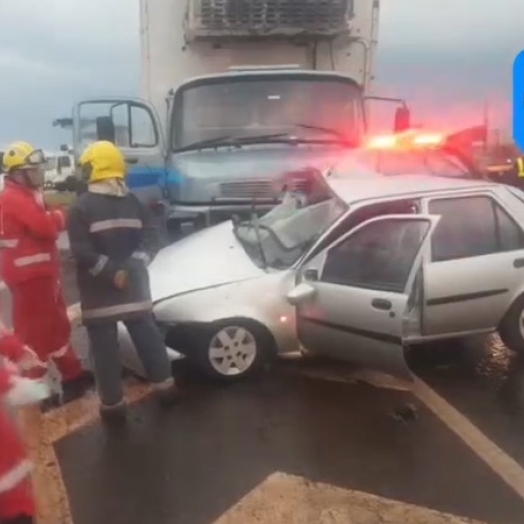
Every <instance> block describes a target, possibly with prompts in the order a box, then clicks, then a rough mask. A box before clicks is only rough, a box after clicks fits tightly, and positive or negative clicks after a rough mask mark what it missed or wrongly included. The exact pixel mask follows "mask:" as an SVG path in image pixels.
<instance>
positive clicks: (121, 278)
mask: <svg viewBox="0 0 524 524" xmlns="http://www.w3.org/2000/svg"><path fill="white" fill-rule="evenodd" d="M128 280H129V274H128V272H127V271H124V270H123V269H121V270H119V271H117V272H116V274H115V278H114V279H113V283H114V284H115V286H116V287H117V288H118V289H124V288H126V287H127V282H128Z"/></svg>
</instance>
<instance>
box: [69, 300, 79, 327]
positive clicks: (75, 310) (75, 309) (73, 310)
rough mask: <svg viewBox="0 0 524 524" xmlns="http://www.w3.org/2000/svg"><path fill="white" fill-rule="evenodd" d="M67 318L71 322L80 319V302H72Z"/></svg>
mask: <svg viewBox="0 0 524 524" xmlns="http://www.w3.org/2000/svg"><path fill="white" fill-rule="evenodd" d="M67 318H69V321H70V322H78V321H80V302H77V303H76V304H72V305H70V306H69V307H68V308H67Z"/></svg>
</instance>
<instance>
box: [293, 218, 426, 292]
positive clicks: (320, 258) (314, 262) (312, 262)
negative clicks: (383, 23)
mask: <svg viewBox="0 0 524 524" xmlns="http://www.w3.org/2000/svg"><path fill="white" fill-rule="evenodd" d="M406 219H407V220H410V219H412V220H416V219H419V220H421V221H426V222H427V223H428V226H429V227H428V230H427V231H426V233H425V234H424V239H423V240H422V243H424V241H425V239H426V236H427V235H428V234H429V231H430V229H431V222H430V221H429V220H427V216H425V215H421V214H420V212H418V213H415V214H385V215H378V216H375V217H373V218H368V219H367V220H365V221H363V222H361V223H360V224H358V225H356V226H355V227H353V228H352V229H351V230H349V231H346V233H344V234H342V235H341V236H339V237H338V238H337V239H335V240H333V241H332V242H331V243H330V244H329V246H327V247H325V248H324V249H323V250H322V251H321V252H319V253H317V254H316V255H315V256H314V257H312V258H310V259H309V260H307V261H304V263H303V264H301V265H300V267H299V268H298V272H297V281H298V280H307V279H304V276H305V272H306V271H307V270H310V269H315V270H316V271H317V273H318V277H319V278H318V280H316V282H317V283H324V284H331V285H339V286H344V287H347V288H357V289H368V290H373V291H378V292H381V291H382V292H388V293H398V294H408V291H409V290H410V289H411V287H412V286H413V282H414V280H415V278H416V275H417V272H418V267H416V266H418V265H419V264H418V261H419V260H421V257H422V256H423V252H424V248H423V249H422V251H421V250H420V249H418V250H417V254H416V256H415V258H414V259H413V261H412V264H411V268H410V270H409V272H408V277H407V278H406V281H405V283H404V286H403V288H402V289H401V290H400V289H397V290H394V289H390V288H389V289H383V288H381V287H371V286H364V285H356V284H355V283H348V284H343V283H335V282H326V281H324V280H322V273H323V271H324V268H325V265H326V260H327V256H328V254H329V252H330V251H331V250H333V249H336V248H337V246H339V245H340V244H341V243H343V242H345V241H346V240H347V239H348V238H349V237H351V236H353V235H355V234H356V233H358V232H359V231H360V230H362V229H364V228H365V227H367V226H369V225H370V224H372V223H374V222H381V221H385V220H397V221H400V220H406Z"/></svg>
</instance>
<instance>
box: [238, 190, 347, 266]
mask: <svg viewBox="0 0 524 524" xmlns="http://www.w3.org/2000/svg"><path fill="white" fill-rule="evenodd" d="M347 209H348V206H347V204H346V203H344V202H343V201H342V200H340V199H339V198H338V197H336V196H332V195H330V196H328V195H326V196H325V197H324V198H321V199H318V198H317V199H315V200H311V199H309V200H308V199H307V197H305V196H304V195H301V194H298V193H292V192H289V193H287V194H286V195H285V197H284V199H283V201H282V203H281V204H280V205H278V206H276V207H275V208H273V209H272V210H271V211H269V212H268V213H267V214H266V215H264V216H263V217H261V218H259V219H258V221H256V219H255V220H250V221H245V222H241V223H239V224H237V225H235V226H234V227H235V235H236V237H237V239H238V240H239V241H240V243H241V244H242V246H243V247H244V249H245V250H246V252H247V253H248V255H249V256H250V257H251V258H252V259H253V260H254V262H255V263H257V265H260V266H262V267H271V268H275V269H286V268H289V267H291V266H292V265H293V264H294V263H295V262H296V261H297V260H298V259H299V258H300V257H302V255H304V254H305V253H306V251H307V250H308V249H309V248H310V247H311V246H312V245H313V243H314V242H315V241H316V240H317V239H318V238H319V237H320V236H321V235H322V234H323V233H324V232H325V231H326V230H327V229H328V228H329V227H330V226H331V224H333V223H334V222H335V221H336V220H337V219H338V218H339V217H340V216H341V215H342V214H343V213H345V212H346V211H347Z"/></svg>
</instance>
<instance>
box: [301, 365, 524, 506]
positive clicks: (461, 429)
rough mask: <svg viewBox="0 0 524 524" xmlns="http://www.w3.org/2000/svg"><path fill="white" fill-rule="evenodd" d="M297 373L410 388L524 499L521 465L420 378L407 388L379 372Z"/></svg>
mask: <svg viewBox="0 0 524 524" xmlns="http://www.w3.org/2000/svg"><path fill="white" fill-rule="evenodd" d="M300 374H301V375H304V376H308V377H310V378H314V379H321V380H329V381H332V382H345V383H355V382H356V381H357V380H359V381H364V382H367V383H369V384H371V385H374V386H375V387H380V388H386V389H400V390H402V389H405V390H407V391H411V392H412V393H413V394H414V395H415V396H416V397H417V398H418V399H419V400H420V402H422V403H423V404H425V405H426V407H427V408H428V409H430V410H431V411H432V412H433V413H434V414H435V415H436V416H437V417H438V418H439V419H440V420H441V421H442V422H443V423H444V424H445V425H446V426H447V427H448V428H449V429H450V430H451V431H453V433H455V434H456V435H457V436H458V437H459V438H460V439H461V440H462V442H464V444H466V446H468V447H469V448H470V449H471V450H472V451H473V453H475V455H477V456H478V457H479V458H480V459H481V460H482V461H484V462H485V463H486V464H487V465H488V466H489V468H490V469H491V470H492V471H493V472H494V473H495V474H496V475H498V476H499V477H500V478H501V479H502V480H503V481H504V482H505V483H506V484H507V485H508V486H509V487H510V488H511V489H512V490H513V491H514V492H515V493H516V494H517V495H518V496H519V497H520V498H521V499H522V500H524V468H523V467H522V466H521V465H520V464H519V463H518V462H517V461H516V460H514V459H513V458H512V457H510V456H509V455H508V454H507V453H505V452H504V451H503V450H502V449H500V448H499V447H498V446H497V445H496V444H495V443H494V442H492V441H491V440H490V439H489V438H488V437H486V435H484V433H482V432H481V431H480V430H479V429H478V428H477V427H476V426H475V425H473V424H472V423H471V422H470V421H469V420H468V419H467V418H466V417H465V416H464V415H463V414H462V413H460V412H459V411H458V410H457V409H455V408H454V407H453V406H452V405H451V404H449V403H448V402H447V401H446V400H444V399H443V398H442V397H441V396H440V395H439V394H438V393H437V392H436V391H434V390H433V389H432V388H430V387H429V386H428V385H427V384H426V383H425V382H423V381H422V380H420V379H419V378H416V379H415V382H414V384H411V387H408V388H406V387H405V384H406V383H404V382H400V381H399V382H398V384H397V385H395V384H392V380H393V381H394V380H395V379H389V380H388V381H383V379H382V378H381V375H382V374H380V373H379V374H376V376H375V378H374V379H373V380H369V377H368V376H367V373H366V372H363V373H362V372H361V371H354V372H350V373H340V371H338V370H328V371H326V370H323V371H321V372H320V373H315V372H314V371H313V370H309V371H302V372H301V373H300ZM374 375H375V374H373V375H372V376H374ZM355 379H357V380H355Z"/></svg>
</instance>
